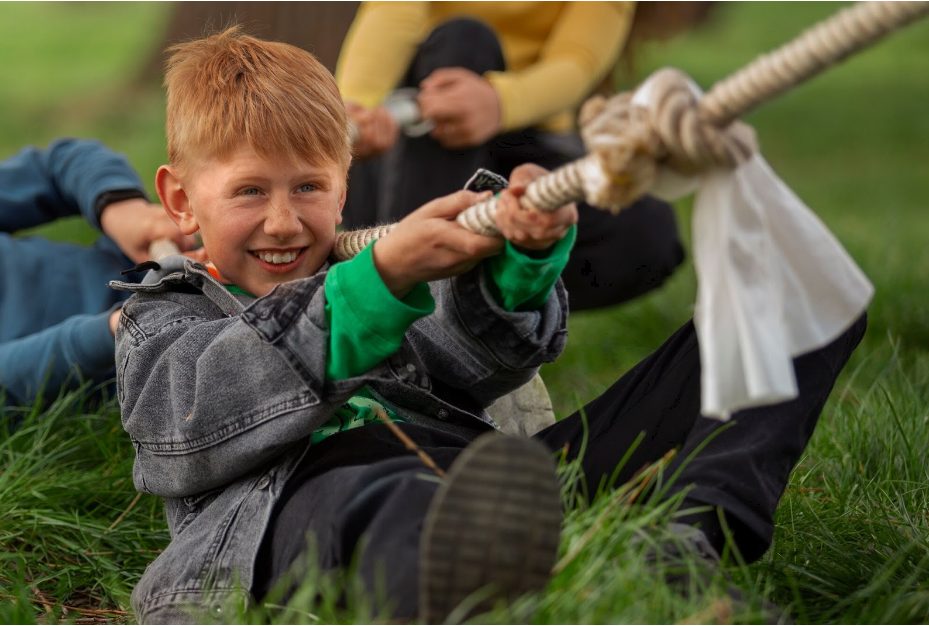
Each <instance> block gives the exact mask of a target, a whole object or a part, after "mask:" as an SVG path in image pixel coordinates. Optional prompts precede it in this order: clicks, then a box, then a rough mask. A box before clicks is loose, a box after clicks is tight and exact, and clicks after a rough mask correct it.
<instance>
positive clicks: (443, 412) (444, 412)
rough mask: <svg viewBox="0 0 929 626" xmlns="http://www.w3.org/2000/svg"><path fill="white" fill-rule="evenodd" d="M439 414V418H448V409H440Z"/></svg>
mask: <svg viewBox="0 0 929 626" xmlns="http://www.w3.org/2000/svg"><path fill="white" fill-rule="evenodd" d="M438 416H439V419H441V420H444V419H446V418H447V417H448V410H447V409H439V412H438Z"/></svg>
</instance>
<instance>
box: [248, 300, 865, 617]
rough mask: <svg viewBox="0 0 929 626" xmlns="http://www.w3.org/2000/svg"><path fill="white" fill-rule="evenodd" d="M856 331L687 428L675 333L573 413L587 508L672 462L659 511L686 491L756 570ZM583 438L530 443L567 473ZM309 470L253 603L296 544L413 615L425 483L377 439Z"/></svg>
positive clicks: (551, 437) (693, 415)
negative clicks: (790, 387) (760, 399)
mask: <svg viewBox="0 0 929 626" xmlns="http://www.w3.org/2000/svg"><path fill="white" fill-rule="evenodd" d="M865 326H866V322H865V318H864V317H862V318H861V319H859V320H858V321H857V322H856V323H855V324H853V325H852V326H851V327H850V328H849V329H848V330H846V331H845V332H844V333H843V334H842V335H841V336H840V337H839V338H838V339H836V340H835V341H833V342H832V343H830V344H829V345H827V346H825V347H823V348H820V349H818V350H815V351H813V352H810V353H808V354H805V355H802V356H800V357H798V358H796V359H794V370H795V372H796V376H797V382H798V387H799V395H798V397H797V398H796V399H794V400H791V401H789V402H783V403H780V404H775V405H771V406H766V407H758V408H753V409H748V410H744V411H739V412H737V413H735V414H734V415H733V417H732V419H731V421H730V422H728V423H721V422H719V421H716V420H711V419H707V418H705V417H702V416H700V363H699V357H698V350H697V340H696V334H695V331H694V328H693V325H692V324H690V323H688V324H686V325H685V326H683V327H682V328H681V329H679V330H678V331H677V332H676V333H674V334H673V335H672V336H671V337H670V338H669V339H668V340H667V341H666V342H665V343H664V344H663V345H662V346H661V347H660V348H659V349H658V350H656V351H655V352H654V353H653V354H652V355H651V356H649V357H647V358H646V359H645V360H643V361H642V362H640V363H639V364H638V365H636V366H635V367H634V368H633V369H632V370H630V371H629V372H627V373H626V374H625V375H624V376H623V377H622V378H620V379H619V380H618V381H617V382H616V383H615V384H614V385H613V386H612V387H610V388H609V389H608V390H607V391H606V392H604V393H603V394H602V395H601V396H600V397H598V398H597V399H595V400H593V401H592V402H590V403H589V404H588V405H587V406H585V407H584V409H583V413H584V415H585V416H586V421H587V433H586V434H587V438H588V441H587V444H586V449H585V452H584V455H583V457H582V458H581V467H582V468H583V471H584V479H583V480H584V481H585V484H584V485H583V487H584V488H586V490H587V492H588V493H589V494H591V495H593V494H595V493H596V492H597V491H598V489H599V488H601V487H602V486H606V487H607V488H608V487H610V486H611V485H604V483H605V482H606V481H607V480H608V479H609V478H610V477H615V480H616V484H621V483H623V482H625V481H627V480H629V479H630V478H632V477H633V475H634V474H635V473H636V472H637V471H638V470H639V469H641V468H642V467H643V466H645V465H647V464H649V463H652V462H654V461H657V460H658V459H660V458H662V457H663V456H664V455H665V454H666V453H667V452H668V451H670V450H673V449H678V452H677V454H676V456H675V457H674V460H673V461H672V462H671V465H670V467H669V468H668V469H667V470H665V479H667V478H668V477H670V476H672V475H673V474H674V473H675V472H677V471H678V470H679V474H678V476H677V478H676V479H675V480H674V482H673V483H672V484H671V487H670V488H669V490H668V491H667V492H666V495H664V496H663V497H671V496H672V494H676V493H678V492H680V491H681V490H686V494H685V495H684V501H683V507H682V508H688V509H689V508H693V507H703V508H707V507H714V508H715V507H718V508H719V509H721V511H722V513H723V515H724V516H725V520H726V522H727V525H728V526H729V528H730V529H731V531H732V533H733V540H734V542H735V547H736V548H737V549H738V550H739V551H740V553H741V554H742V556H743V557H744V558H745V559H746V560H748V561H753V560H755V559H757V558H759V557H760V556H761V555H762V554H763V553H764V551H765V550H767V548H768V546H769V545H770V544H771V538H772V534H773V529H774V522H773V518H774V511H775V509H776V507H777V503H778V501H779V500H780V497H781V495H782V493H783V491H784V488H785V487H786V485H787V481H788V478H789V475H790V472H791V470H792V469H793V467H794V465H795V464H796V463H797V461H798V460H799V458H800V455H801V454H802V452H803V450H804V448H805V447H806V444H807V442H808V441H809V438H810V436H811V435H812V434H813V429H814V427H815V426H816V422H817V420H818V418H819V414H820V412H821V411H822V407H823V404H824V403H825V402H826V399H827V398H828V396H829V393H830V391H831V389H832V386H833V384H834V383H835V380H836V377H837V376H838V374H839V372H840V371H841V369H842V367H843V366H844V365H845V363H846V361H847V360H848V358H849V356H850V355H851V353H852V351H853V350H854V349H855V347H856V346H857V345H858V342H859V341H860V340H861V337H862V336H863V335H864V331H865ZM403 429H404V430H405V431H406V432H407V433H408V434H409V435H410V437H411V438H412V439H413V440H414V441H416V442H417V443H418V444H419V445H420V446H421V447H422V448H423V449H425V450H426V451H427V452H428V453H429V454H430V455H431V456H433V457H434V458H435V460H436V462H437V463H438V464H439V465H440V466H442V467H445V468H447V467H448V466H449V465H450V464H451V463H452V461H453V460H454V459H455V457H456V456H457V454H458V452H459V451H460V450H461V449H462V448H463V447H464V446H465V445H467V438H460V437H456V436H451V435H446V434H443V433H438V432H436V431H432V430H429V429H427V428H422V427H413V426H403ZM584 436H585V426H584V423H583V421H582V418H581V412H578V413H575V414H573V415H571V416H569V417H567V418H565V419H563V420H561V421H559V422H558V423H556V424H555V425H553V426H551V427H549V428H547V429H545V430H543V431H541V432H540V433H538V434H537V435H536V438H538V439H540V440H541V441H543V442H545V443H546V444H547V445H548V446H549V448H550V449H551V450H552V451H553V452H557V451H561V450H563V449H565V448H567V450H568V457H569V458H570V459H576V458H577V456H578V455H579V454H580V452H581V450H582V445H581V444H582V440H583V439H584ZM637 441H638V443H637V445H635V447H634V448H632V446H633V445H634V444H636V442H637ZM630 448H632V451H631V454H629V455H628V459H627V461H626V462H625V463H624V464H623V465H622V466H621V467H617V464H618V463H619V462H620V461H621V460H622V459H623V458H624V457H625V456H627V451H629V450H630ZM337 454H341V455H343V458H342V462H344V463H345V464H346V465H348V466H344V467H337V468H335V469H329V470H328V471H325V472H323V473H321V474H319V473H314V472H313V470H312V466H313V465H314V464H316V463H319V462H322V463H324V464H328V465H332V464H333V463H334V462H336V459H335V458H334V456H333V455H337ZM346 455H347V456H346ZM385 457H390V458H385ZM314 458H315V459H316V460H315V461H313V462H312V463H311V464H308V465H307V466H306V467H305V468H303V469H302V471H303V472H304V473H303V474H302V476H300V473H299V472H298V477H297V478H296V479H292V480H291V481H290V483H288V486H287V489H286V490H285V491H286V493H285V495H284V496H283V497H282V498H281V501H280V502H279V504H278V507H277V510H276V512H275V516H274V519H273V520H272V522H271V525H270V528H269V530H268V533H267V535H266V537H265V540H264V542H263V546H262V549H261V551H260V556H259V562H258V570H257V573H256V587H255V592H256V595H257V596H259V597H260V596H261V595H262V594H263V593H264V590H265V589H267V586H268V585H269V584H270V583H271V582H272V581H274V580H275V579H277V578H278V577H279V576H280V575H281V573H282V572H283V571H284V570H285V569H286V568H287V567H288V566H289V565H290V564H291V563H292V562H293V561H294V559H295V558H296V557H297V556H298V555H299V554H300V553H301V551H303V550H305V547H306V541H305V536H306V534H307V532H309V533H311V535H312V536H314V537H315V541H316V547H317V549H318V551H319V555H318V556H319V565H320V567H321V568H322V569H334V568H341V567H347V566H348V564H349V563H351V562H352V557H353V555H355V557H356V558H357V559H358V560H357V564H358V566H359V570H358V571H359V573H360V575H361V577H362V578H363V579H364V580H365V582H366V584H367V585H368V588H369V589H370V590H372V591H374V592H375V593H376V592H378V591H380V592H381V593H383V594H385V595H384V596H383V597H387V598H390V600H391V602H392V603H394V612H395V615H397V616H400V617H409V616H413V615H415V611H416V600H417V575H418V552H419V536H420V532H421V530H422V524H423V520H424V517H425V514H426V510H427V508H428V506H429V502H430V500H431V498H432V495H433V494H434V492H435V490H436V488H437V486H438V483H437V481H436V480H435V477H434V476H433V475H431V473H430V472H429V470H427V469H426V468H425V467H424V466H423V465H422V463H421V462H420V461H419V460H418V459H417V458H416V457H415V456H413V455H412V454H411V453H409V452H408V451H406V450H405V449H404V448H403V446H402V444H400V443H399V442H398V441H397V440H396V439H395V438H394V437H393V436H392V435H391V434H390V433H389V432H388V431H387V430H386V428H382V427H380V426H368V427H365V428H361V429H358V430H356V431H349V432H346V433H342V434H338V435H335V436H333V437H331V438H330V439H328V440H326V441H325V442H323V444H321V446H320V449H319V450H318V451H317V452H316V454H315V456H314ZM378 458H379V459H380V460H374V459H378ZM316 467H318V465H317V466H316ZM717 520H718V516H717V513H716V512H715V510H714V511H713V512H712V514H705V515H696V516H691V518H690V519H687V518H685V519H684V520H683V521H689V522H691V523H693V522H695V521H699V523H700V524H702V525H703V528H704V530H705V531H707V534H708V535H709V536H710V537H711V540H712V539H713V538H721V537H722V532H721V529H720V528H719V526H718V524H719V522H718V521H717ZM717 548H721V545H719V544H718V543H717ZM357 549H360V554H357V555H356V554H355V553H356V550H357Z"/></svg>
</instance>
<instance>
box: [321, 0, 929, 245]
mask: <svg viewBox="0 0 929 626" xmlns="http://www.w3.org/2000/svg"><path fill="white" fill-rule="evenodd" d="M927 13H929V2H893V3H891V2H865V3H860V4H857V5H854V6H851V7H849V8H846V9H843V10H842V11H840V12H839V13H837V14H835V15H833V16H832V17H830V18H828V19H826V20H824V21H823V22H821V23H819V24H818V25H816V26H814V27H812V28H810V29H809V30H807V31H805V32H804V33H803V34H801V35H800V36H799V37H797V38H796V39H794V40H793V41H791V42H790V43H788V44H786V45H784V46H782V47H781V48H779V49H778V50H776V51H774V52H772V53H770V54H767V55H764V56H762V57H759V58H758V59H756V60H755V61H753V62H752V63H750V64H749V65H748V66H746V67H745V68H743V69H742V70H740V71H738V72H736V73H735V74H733V75H731V76H730V77H728V78H726V79H724V80H722V81H720V82H718V83H717V84H716V85H714V86H713V88H712V89H711V90H710V91H709V92H708V93H707V94H706V95H705V96H704V97H703V98H701V99H700V100H699V101H697V99H696V97H695V96H694V95H693V92H692V90H691V89H690V87H689V79H688V78H687V77H686V75H684V74H683V73H681V72H679V71H677V70H669V69H665V70H661V71H660V72H659V73H657V74H656V75H654V76H653V77H652V79H651V81H652V88H653V89H654V90H655V91H654V94H653V98H652V101H653V102H654V103H655V104H654V105H653V107H652V108H650V109H644V108H642V107H638V106H633V105H632V102H631V100H632V97H631V95H630V94H620V95H618V96H614V97H613V98H610V99H609V100H605V99H603V98H596V99H593V100H591V101H588V102H587V103H585V104H584V107H582V109H581V116H580V123H581V134H582V135H583V137H584V142H585V144H586V146H587V149H588V151H589V152H590V154H589V155H588V156H586V157H583V158H581V159H579V160H577V161H574V162H572V163H568V164H567V165H565V166H563V167H561V168H559V169H557V170H555V171H553V172H551V173H550V174H548V175H546V176H543V177H540V178H538V179H536V180H535V181H533V182H532V183H531V184H530V185H529V186H528V188H527V189H526V194H525V196H524V197H523V199H522V200H523V203H524V204H526V205H527V206H528V207H530V208H533V209H536V210H540V211H552V210H555V209H557V208H558V207H560V206H563V205H564V204H567V203H570V202H575V201H580V200H585V201H587V202H588V203H589V204H591V205H593V206H597V207H601V208H605V209H609V210H612V211H618V210H619V209H620V208H622V207H623V206H627V205H629V204H631V203H632V202H633V201H634V200H635V199H636V198H638V197H639V196H641V195H642V194H644V193H646V192H647V191H648V190H649V189H650V188H651V186H652V183H653V182H654V179H655V176H656V175H657V172H658V167H659V165H667V166H670V167H672V168H674V169H677V170H679V171H682V172H685V173H692V172H694V171H699V170H703V169H707V168H711V167H734V166H735V165H737V164H738V163H740V162H742V161H743V160H745V159H746V158H747V157H748V156H750V155H751V154H752V153H753V152H754V150H755V149H756V147H755V140H754V133H753V132H752V130H751V129H750V128H749V127H747V126H745V125H744V124H742V123H741V122H733V120H735V119H736V118H738V117H740V116H741V115H743V114H745V113H746V112H748V111H750V110H752V109H753V108H755V107H756V106H758V105H759V104H761V103H762V102H766V101H768V100H771V99H773V98H775V97H776V96H778V95H780V94H781V93H783V92H785V91H787V90H788V89H790V88H792V87H794V86H796V85H798V84H800V83H801V82H803V81H806V80H808V79H809V78H811V77H813V76H814V75H816V74H818V73H819V72H821V71H823V70H824V69H826V68H828V67H831V66H832V65H835V64H836V63H838V62H839V61H841V60H842V59H844V58H846V57H848V56H850V55H851V54H853V53H855V52H857V51H859V50H861V49H863V48H865V47H867V46H869V45H871V44H873V43H874V42H876V41H877V40H879V39H880V38H882V37H883V36H885V35H887V34H888V33H890V32H892V31H894V30H896V29H899V28H902V27H903V26H905V25H907V24H909V23H911V22H913V21H915V20H916V19H918V18H920V17H923V16H925V15H926V14H927ZM496 210H497V206H496V201H495V200H494V199H490V200H487V201H485V202H481V203H479V204H477V205H475V206H472V207H470V208H468V209H466V210H465V211H464V212H462V213H461V214H460V215H459V216H458V222H459V223H461V224H462V226H464V227H465V228H467V229H468V230H471V231H474V232H478V233H481V234H486V235H494V234H497V232H498V231H497V229H496V223H495V220H494V216H495V214H496ZM390 228H391V226H380V227H377V228H374V229H366V230H358V231H351V232H345V233H340V234H339V235H338V236H337V237H336V243H335V247H334V249H333V256H334V258H335V259H336V260H345V259H349V258H351V257H353V256H354V255H356V254H357V253H358V252H360V251H361V250H363V249H364V247H365V246H367V245H368V244H370V243H371V242H372V241H374V240H375V239H378V238H379V237H382V236H384V235H385V234H387V233H388V232H389V231H390Z"/></svg>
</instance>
